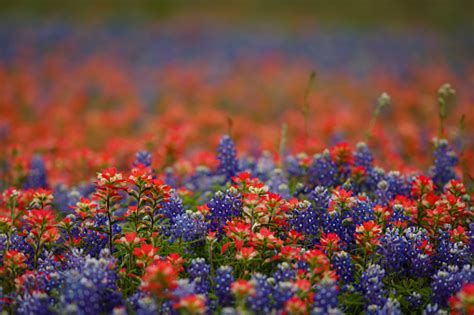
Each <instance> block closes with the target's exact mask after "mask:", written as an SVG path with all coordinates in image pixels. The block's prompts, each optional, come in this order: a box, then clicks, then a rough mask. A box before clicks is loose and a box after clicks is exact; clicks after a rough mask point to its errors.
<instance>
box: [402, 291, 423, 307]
mask: <svg viewBox="0 0 474 315" xmlns="http://www.w3.org/2000/svg"><path fill="white" fill-rule="evenodd" d="M405 300H406V301H407V302H408V304H410V307H411V308H417V307H420V306H421V305H423V299H422V295H421V294H420V293H418V292H412V293H410V295H409V296H407V297H406V298H405Z"/></svg>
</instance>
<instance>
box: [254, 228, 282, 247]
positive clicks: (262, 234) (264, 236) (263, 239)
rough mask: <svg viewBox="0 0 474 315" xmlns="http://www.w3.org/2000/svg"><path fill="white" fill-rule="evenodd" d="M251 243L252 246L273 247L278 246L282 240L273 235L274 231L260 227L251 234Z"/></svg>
mask: <svg viewBox="0 0 474 315" xmlns="http://www.w3.org/2000/svg"><path fill="white" fill-rule="evenodd" d="M251 243H252V245H254V246H263V247H265V248H269V249H273V248H276V247H280V246H281V245H282V244H283V241H282V240H280V239H279V238H277V237H275V233H274V232H272V231H270V230H269V229H267V228H261V229H260V231H259V232H258V233H253V234H252V235H251Z"/></svg>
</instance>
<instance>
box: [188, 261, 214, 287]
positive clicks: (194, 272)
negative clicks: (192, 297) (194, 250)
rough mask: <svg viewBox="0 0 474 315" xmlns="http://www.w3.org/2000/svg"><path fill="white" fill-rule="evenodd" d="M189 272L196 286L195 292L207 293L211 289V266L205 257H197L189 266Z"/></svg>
mask: <svg viewBox="0 0 474 315" xmlns="http://www.w3.org/2000/svg"><path fill="white" fill-rule="evenodd" d="M187 271H188V274H189V277H190V279H191V280H192V281H193V284H194V286H195V288H196V289H195V291H196V292H195V293H197V294H207V293H208V292H209V289H210V281H209V272H210V271H211V267H210V266H209V264H207V263H206V261H205V260H204V258H195V259H193V260H192V261H191V265H189V267H188V270H187Z"/></svg>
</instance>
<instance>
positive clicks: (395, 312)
mask: <svg viewBox="0 0 474 315" xmlns="http://www.w3.org/2000/svg"><path fill="white" fill-rule="evenodd" d="M377 308H378V306H377V307H375V308H374V309H377ZM370 313H371V312H369V314H370ZM373 314H377V315H401V314H402V312H401V310H400V302H399V301H398V300H396V299H394V298H388V299H387V301H386V302H385V304H384V306H383V307H382V308H380V309H377V310H376V311H375V312H373Z"/></svg>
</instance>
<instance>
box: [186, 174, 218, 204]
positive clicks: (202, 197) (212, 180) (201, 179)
mask: <svg viewBox="0 0 474 315" xmlns="http://www.w3.org/2000/svg"><path fill="white" fill-rule="evenodd" d="M218 183H219V177H217V176H214V174H212V172H211V170H209V169H208V168H207V167H205V166H198V167H197V168H196V172H195V173H194V174H193V175H191V176H190V177H189V178H188V179H187V180H186V184H185V186H186V188H187V189H189V190H191V191H193V192H194V193H195V194H198V195H199V196H198V199H197V202H199V203H204V202H207V201H208V200H209V196H208V195H209V192H211V191H212V189H213V188H214V186H216V185H217V184H218ZM211 196H212V195H211Z"/></svg>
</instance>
